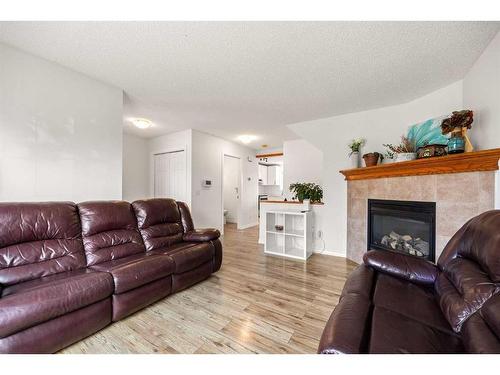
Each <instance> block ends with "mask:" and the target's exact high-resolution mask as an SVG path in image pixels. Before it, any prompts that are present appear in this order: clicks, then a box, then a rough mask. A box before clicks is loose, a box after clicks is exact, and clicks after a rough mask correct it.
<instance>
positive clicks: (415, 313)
mask: <svg viewBox="0 0 500 375" xmlns="http://www.w3.org/2000/svg"><path fill="white" fill-rule="evenodd" d="M373 303H374V304H375V306H379V307H383V308H385V309H387V310H391V311H394V312H397V313H398V314H401V315H404V316H406V317H408V318H411V319H414V320H417V321H419V322H421V323H424V324H426V325H429V326H431V327H433V328H435V329H438V330H441V331H444V332H447V333H451V332H452V329H451V326H450V325H449V324H448V322H447V320H446V319H445V318H444V316H443V313H442V312H441V309H440V308H439V305H438V303H437V301H436V298H435V295H434V293H433V290H432V289H431V288H425V287H423V286H420V285H417V284H413V283H410V282H407V281H405V280H401V279H398V278H395V277H392V276H389V275H384V274H379V275H378V278H377V284H376V287H375V294H374V297H373Z"/></svg>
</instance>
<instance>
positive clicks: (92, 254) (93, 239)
mask: <svg viewBox="0 0 500 375" xmlns="http://www.w3.org/2000/svg"><path fill="white" fill-rule="evenodd" d="M78 211H79V213H80V220H81V222H82V235H83V245H84V248H85V255H86V257H87V264H88V265H89V266H92V265H95V264H99V263H102V262H107V261H110V260H115V259H120V258H124V257H127V256H129V255H133V254H138V253H141V252H145V248H144V244H143V242H142V238H141V235H140V234H139V231H138V229H137V221H136V218H135V216H134V212H133V210H132V206H131V205H130V203H128V202H123V201H99V202H84V203H80V204H78Z"/></svg>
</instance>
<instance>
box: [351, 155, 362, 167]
mask: <svg viewBox="0 0 500 375" xmlns="http://www.w3.org/2000/svg"><path fill="white" fill-rule="evenodd" d="M349 161H350V162H351V168H352V169H354V168H359V167H360V164H361V163H360V158H359V152H358V151H354V152H353V153H351V155H349Z"/></svg>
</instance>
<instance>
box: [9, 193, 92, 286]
mask: <svg viewBox="0 0 500 375" xmlns="http://www.w3.org/2000/svg"><path fill="white" fill-rule="evenodd" d="M0 223H1V225H0V284H4V285H11V284H16V283H20V282H23V281H27V280H31V279H37V278H39V277H43V276H49V275H52V274H56V273H60V272H65V271H71V270H75V269H79V268H83V267H85V265H86V263H85V254H84V252H83V244H82V239H81V232H80V221H79V218H78V213H77V209H76V205H75V204H74V203H71V202H46V203H0Z"/></svg>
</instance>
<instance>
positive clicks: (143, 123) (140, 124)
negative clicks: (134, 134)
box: [130, 118, 153, 129]
mask: <svg viewBox="0 0 500 375" xmlns="http://www.w3.org/2000/svg"><path fill="white" fill-rule="evenodd" d="M130 121H131V122H132V124H134V126H135V127H136V128H139V129H147V128H150V127H151V126H153V123H152V122H151V121H149V120H148V119H145V118H133V119H131V120H130Z"/></svg>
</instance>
